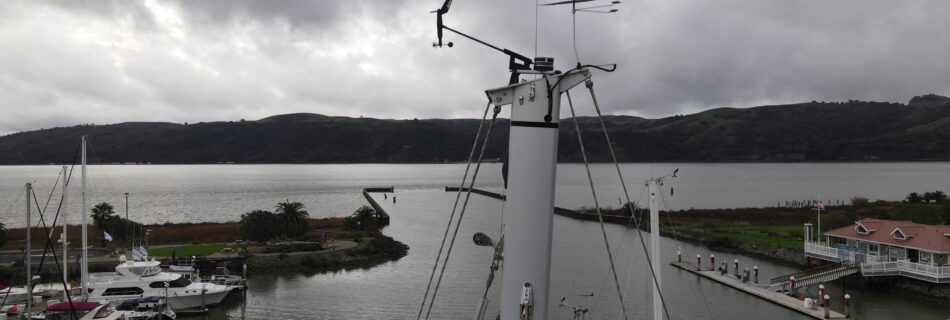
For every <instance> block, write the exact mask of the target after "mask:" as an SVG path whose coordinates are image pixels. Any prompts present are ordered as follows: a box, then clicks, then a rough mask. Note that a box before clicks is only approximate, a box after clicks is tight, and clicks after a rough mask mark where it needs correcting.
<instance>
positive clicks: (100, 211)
mask: <svg viewBox="0 0 950 320" xmlns="http://www.w3.org/2000/svg"><path fill="white" fill-rule="evenodd" d="M115 218H116V216H115V210H114V209H113V208H112V205H111V204H109V203H108V202H100V203H98V204H96V205H95V206H93V207H92V223H93V224H94V225H96V231H97V232H96V233H97V235H96V239H100V240H102V241H103V242H104V241H105V237H104V236H103V234H102V232H103V231H106V226H107V225H108V224H109V223H110V222H111V221H112V220H113V219H115Z"/></svg>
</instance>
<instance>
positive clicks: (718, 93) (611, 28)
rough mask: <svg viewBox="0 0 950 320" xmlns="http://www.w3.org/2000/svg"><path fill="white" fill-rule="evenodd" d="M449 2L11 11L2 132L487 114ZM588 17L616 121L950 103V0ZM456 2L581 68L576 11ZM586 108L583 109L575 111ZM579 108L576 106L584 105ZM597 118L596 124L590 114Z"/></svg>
mask: <svg viewBox="0 0 950 320" xmlns="http://www.w3.org/2000/svg"><path fill="white" fill-rule="evenodd" d="M440 4H441V3H440V1H431V0H425V1H413V0H406V1H342V0H338V1H302V0H301V1H253V0H241V1H184V0H182V1H164V2H163V1H50V2H36V1H4V2H0V46H2V48H4V50H0V70H2V71H3V72H0V111H2V113H3V114H4V116H3V117H2V118H0V133H9V132H15V131H20V130H32V129H37V128H45V127H52V126H62V125H73V124H78V123H112V122H121V121H172V122H196V121H209V120H237V119H242V118H246V119H256V118H261V117H266V116H269V115H273V114H279V113H288V112H315V113H324V114H332V115H347V116H360V115H363V116H373V117H391V118H412V117H420V118H422V117H476V116H478V115H479V114H478V113H479V111H478V109H480V108H481V107H480V106H479V104H482V103H484V99H485V98H484V95H483V93H482V92H483V90H484V89H486V88H490V87H496V86H499V85H502V84H504V83H505V81H506V79H507V71H506V64H507V60H506V58H505V57H504V56H503V55H501V54H499V53H497V52H495V51H492V50H490V49H487V48H485V47H483V46H481V45H478V44H476V43H473V42H471V41H468V40H466V39H463V38H461V37H459V36H456V35H452V34H450V33H447V34H446V41H453V42H454V43H455V47H454V48H452V49H448V48H443V49H432V48H431V46H430V44H431V42H432V41H434V40H435V36H434V20H435V19H434V16H433V15H432V14H431V13H429V11H431V10H432V9H435V8H437V7H438V6H439V5H440ZM619 8H620V12H618V13H615V14H607V15H605V14H593V13H579V14H578V16H577V47H578V54H579V56H580V59H581V60H582V61H583V62H585V63H592V64H597V63H611V62H616V63H619V64H620V68H619V69H618V71H617V72H615V73H611V74H603V73H597V74H596V75H595V77H596V79H595V82H596V84H597V85H596V89H597V90H598V97H599V98H600V99H601V100H602V101H603V104H604V107H605V109H606V110H607V111H608V112H611V113H622V114H634V115H641V116H648V117H657V116H667V115H672V114H679V113H685V112H694V111H700V110H705V109H708V108H712V107H719V106H733V107H747V106H755V105H761V104H770V103H793V102H800V101H810V100H846V99H864V100H882V101H896V102H904V101H906V100H907V99H909V98H910V97H912V96H913V95H918V94H923V93H930V92H934V93H938V94H940V93H942V94H948V93H950V63H947V62H946V58H945V55H946V53H947V52H948V51H950V50H948V49H950V33H947V32H945V30H950V19H946V18H945V17H944V16H945V15H944V14H943V13H944V12H948V9H950V3H948V2H945V1H914V2H894V1H880V0H872V1H865V0H851V1H834V2H815V1H778V0H769V1H739V0H720V1H679V0H666V1H625V3H623V4H622V5H620V6H619ZM537 13H538V17H539V19H538V21H537V28H538V33H537V35H538V38H537V40H538V41H537V44H538V46H537V49H536V48H535V27H536V22H535V19H534V18H535V5H534V2H533V1H501V0H480V1H465V0H458V1H455V3H454V4H453V8H452V11H451V12H450V13H449V14H448V15H447V16H446V24H448V25H450V26H453V27H455V28H457V29H460V30H463V31H466V32H468V33H471V34H473V35H475V36H478V37H480V38H483V39H485V40H488V41H490V42H492V43H494V44H496V45H498V46H500V47H505V48H509V49H512V50H515V51H517V52H520V53H523V54H525V55H528V56H533V55H535V52H536V51H535V50H537V54H538V55H543V56H553V57H555V58H556V60H557V63H556V64H557V66H558V68H560V69H568V68H570V67H572V66H573V65H574V64H575V63H576V60H575V53H574V46H573V42H572V36H571V35H572V28H571V23H570V22H571V15H570V10H569V8H567V7H565V6H561V7H542V8H539V9H538V12H537ZM581 101H587V100H581ZM583 103H584V102H582V104H583ZM586 105H589V102H588V103H586V104H585V107H584V108H582V109H584V110H589V108H587V107H586Z"/></svg>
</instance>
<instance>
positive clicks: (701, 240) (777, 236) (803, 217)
mask: <svg viewBox="0 0 950 320" xmlns="http://www.w3.org/2000/svg"><path fill="white" fill-rule="evenodd" d="M853 202H854V203H853V204H849V205H840V206H828V207H827V211H823V212H822V214H821V229H822V232H826V231H829V230H832V229H837V228H841V227H845V226H848V225H851V224H853V223H854V221H857V220H859V219H861V218H880V219H890V220H910V221H914V222H918V223H926V224H940V223H943V224H950V202H948V201H944V202H943V203H939V204H938V203H907V202H889V201H876V202H868V201H867V200H866V199H863V198H855V201H853ZM579 211H580V212H581V213H584V214H585V217H584V218H585V219H588V220H596V216H595V215H594V214H595V211H593V210H590V209H586V208H582V209H580V210H579ZM602 212H603V213H604V214H605V215H611V216H621V217H628V216H629V212H628V211H626V210H622V209H606V210H602ZM636 212H637V215H638V216H639V221H640V224H641V227H644V228H645V227H646V226H649V214H648V213H647V212H646V210H637V211H636ZM660 217H661V221H660V229H661V232H662V233H663V234H664V235H667V236H671V237H672V236H674V233H675V236H676V237H677V238H680V239H681V240H685V241H690V242H695V243H698V244H702V245H705V246H707V247H710V248H712V249H717V250H725V251H733V252H739V253H744V254H748V255H753V256H757V257H762V258H766V259H770V260H773V261H778V262H785V263H792V264H801V263H803V261H804V260H803V258H802V255H801V250H802V249H803V243H804V227H803V225H804V224H805V223H812V224H815V225H816V228H817V218H818V216H817V213H816V211H815V210H812V209H811V208H808V207H805V208H785V207H771V208H740V209H688V210H679V211H671V212H669V213H668V216H667V213H666V212H661V214H660ZM614 221H616V219H614ZM622 221H624V222H625V223H628V224H635V223H634V222H633V220H631V219H622ZM671 222H672V224H671ZM795 253H797V254H795Z"/></svg>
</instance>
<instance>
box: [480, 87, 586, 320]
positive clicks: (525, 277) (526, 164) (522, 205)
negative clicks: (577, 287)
mask: <svg viewBox="0 0 950 320" xmlns="http://www.w3.org/2000/svg"><path fill="white" fill-rule="evenodd" d="M526 73H527V72H526ZM588 78H590V72H589V71H588V70H587V69H580V70H577V71H575V72H570V73H566V74H560V75H554V74H552V73H546V74H545V76H543V77H540V78H539V79H536V80H533V81H527V82H521V83H515V84H512V85H509V86H506V87H502V88H498V89H492V90H488V91H486V93H487V94H488V98H489V99H491V101H492V103H494V104H495V106H496V107H500V106H503V105H507V104H511V105H512V107H511V129H510V134H509V143H508V197H507V200H506V201H505V209H504V210H505V211H504V212H508V214H505V216H504V219H503V220H504V221H503V223H504V237H505V249H504V250H505V251H504V255H505V258H504V259H505V260H504V261H505V262H504V267H503V276H502V279H503V283H502V289H501V290H502V292H501V310H500V312H501V319H502V320H514V319H548V318H549V317H548V290H549V282H550V279H551V237H552V228H553V223H554V183H555V171H556V164H557V142H558V140H557V137H558V122H559V121H558V119H559V111H560V100H561V99H560V97H561V93H562V92H564V91H567V89H570V88H571V87H574V86H575V85H577V84H579V83H581V82H583V81H584V80H586V79H588ZM555 84H557V87H555V88H553V89H552V91H551V97H550V101H549V98H548V90H547V88H548V86H554V85H555Z"/></svg>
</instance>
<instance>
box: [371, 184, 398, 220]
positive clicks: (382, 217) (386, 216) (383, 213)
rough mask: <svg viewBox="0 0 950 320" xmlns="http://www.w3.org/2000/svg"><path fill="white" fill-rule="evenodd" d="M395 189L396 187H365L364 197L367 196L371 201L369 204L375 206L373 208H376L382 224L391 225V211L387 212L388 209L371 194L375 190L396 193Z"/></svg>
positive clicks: (378, 218) (377, 216)
mask: <svg viewBox="0 0 950 320" xmlns="http://www.w3.org/2000/svg"><path fill="white" fill-rule="evenodd" d="M395 189H396V188H395V187H388V188H386V187H382V188H363V197H364V198H366V201H367V202H369V205H370V206H372V207H373V210H376V219H377V220H378V221H379V223H380V225H383V226H387V225H389V213H388V212H386V209H383V207H382V206H380V205H379V203H377V202H376V199H373V197H372V196H370V195H369V194H370V193H374V192H381V193H394V192H396V190H395ZM395 197H396V196H395V195H394V196H393V198H394V199H395Z"/></svg>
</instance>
